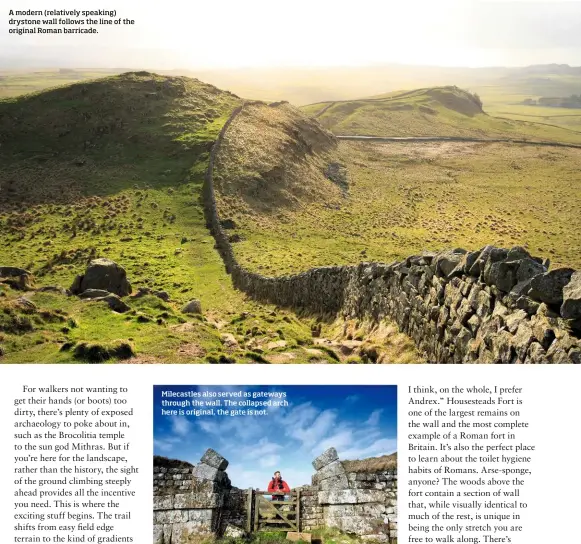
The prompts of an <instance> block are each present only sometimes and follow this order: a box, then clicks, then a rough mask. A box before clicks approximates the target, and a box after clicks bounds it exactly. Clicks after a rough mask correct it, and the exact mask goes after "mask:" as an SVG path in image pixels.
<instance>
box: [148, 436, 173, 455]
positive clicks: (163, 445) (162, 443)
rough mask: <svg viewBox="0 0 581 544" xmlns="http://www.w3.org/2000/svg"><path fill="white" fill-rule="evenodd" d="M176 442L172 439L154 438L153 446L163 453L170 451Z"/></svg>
mask: <svg viewBox="0 0 581 544" xmlns="http://www.w3.org/2000/svg"><path fill="white" fill-rule="evenodd" d="M174 444H175V440H171V439H154V440H153V447H154V449H155V450H156V451H159V452H161V453H168V452H170V451H171V450H172V449H173V447H174Z"/></svg>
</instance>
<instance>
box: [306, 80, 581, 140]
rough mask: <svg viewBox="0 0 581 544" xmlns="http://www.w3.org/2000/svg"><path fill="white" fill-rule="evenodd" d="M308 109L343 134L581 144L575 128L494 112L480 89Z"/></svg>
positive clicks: (438, 89)
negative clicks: (486, 105) (485, 104)
mask: <svg viewBox="0 0 581 544" xmlns="http://www.w3.org/2000/svg"><path fill="white" fill-rule="evenodd" d="M302 109H303V111H305V113H307V114H309V115H311V116H312V117H314V118H316V119H317V120H318V121H319V122H320V123H321V124H322V125H323V126H324V127H325V128H327V129H329V130H331V131H332V132H333V133H335V134H337V135H367V136H385V137H391V136H396V137H397V136H418V137H419V136H446V137H470V138H511V139H529V140H551V141H559V142H570V143H581V133H579V132H575V131H573V130H569V129H566V128H562V127H557V126H549V125H541V124H537V123H531V122H526V121H518V120H512V119H504V118H498V117H494V116H491V115H488V114H487V113H486V112H485V111H484V109H483V104H482V100H481V99H480V97H479V96H478V95H477V94H475V93H471V92H468V91H465V90H462V89H460V88H458V87H454V86H446V87H431V88H424V89H417V90H413V91H398V92H394V93H388V94H385V95H379V96H375V97H371V98H363V99H360V100H345V101H337V102H322V103H317V104H310V105H308V106H304V107H303V108H302Z"/></svg>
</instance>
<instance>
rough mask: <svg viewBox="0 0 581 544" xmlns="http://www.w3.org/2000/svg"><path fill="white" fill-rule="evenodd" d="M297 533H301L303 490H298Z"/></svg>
mask: <svg viewBox="0 0 581 544" xmlns="http://www.w3.org/2000/svg"><path fill="white" fill-rule="evenodd" d="M296 508H297V518H296V520H297V532H299V533H300V532H301V490H300V489H299V490H297V504H296Z"/></svg>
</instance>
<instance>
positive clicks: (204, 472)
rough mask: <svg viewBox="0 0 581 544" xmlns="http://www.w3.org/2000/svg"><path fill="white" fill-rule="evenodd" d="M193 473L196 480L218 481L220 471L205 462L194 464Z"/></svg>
mask: <svg viewBox="0 0 581 544" xmlns="http://www.w3.org/2000/svg"><path fill="white" fill-rule="evenodd" d="M193 475H194V478H197V479H198V480H210V481H218V480H219V479H220V477H221V475H220V471H219V470H218V469H217V468H215V467H211V466H210V465H206V463H199V464H198V465H196V466H195V468H194V471H193Z"/></svg>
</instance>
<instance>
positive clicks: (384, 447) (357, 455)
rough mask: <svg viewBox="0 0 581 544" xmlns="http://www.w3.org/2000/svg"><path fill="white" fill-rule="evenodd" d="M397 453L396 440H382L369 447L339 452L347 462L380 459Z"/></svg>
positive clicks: (358, 447)
mask: <svg viewBox="0 0 581 544" xmlns="http://www.w3.org/2000/svg"><path fill="white" fill-rule="evenodd" d="M395 451H397V441H396V439H395V438H393V439H391V438H381V439H380V440H376V441H375V442H373V443H371V444H369V445H367V446H355V447H351V448H348V449H345V450H341V451H339V450H338V451H337V453H338V454H339V457H340V458H341V459H343V460H345V461H347V460H355V459H365V458H367V457H380V456H382V455H389V454H391V453H394V452H395Z"/></svg>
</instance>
